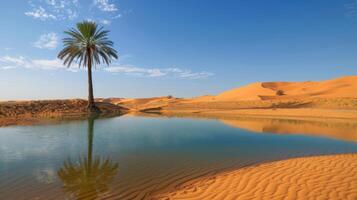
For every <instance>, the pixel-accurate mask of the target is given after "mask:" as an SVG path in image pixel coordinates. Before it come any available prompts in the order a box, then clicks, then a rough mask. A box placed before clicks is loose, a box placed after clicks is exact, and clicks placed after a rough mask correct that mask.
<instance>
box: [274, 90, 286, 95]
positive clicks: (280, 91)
mask: <svg viewBox="0 0 357 200" xmlns="http://www.w3.org/2000/svg"><path fill="white" fill-rule="evenodd" d="M276 95H277V96H283V95H285V93H284V91H283V90H278V91H276Z"/></svg>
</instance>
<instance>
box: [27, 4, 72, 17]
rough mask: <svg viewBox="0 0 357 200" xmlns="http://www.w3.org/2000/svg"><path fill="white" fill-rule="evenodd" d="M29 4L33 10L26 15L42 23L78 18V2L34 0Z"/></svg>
mask: <svg viewBox="0 0 357 200" xmlns="http://www.w3.org/2000/svg"><path fill="white" fill-rule="evenodd" d="M29 4H30V6H31V7H32V10H31V11H28V12H25V15H27V16H30V17H33V18H35V19H39V20H42V21H45V20H66V19H74V18H76V17H78V12H79V9H78V7H79V2H78V0H33V1H29Z"/></svg>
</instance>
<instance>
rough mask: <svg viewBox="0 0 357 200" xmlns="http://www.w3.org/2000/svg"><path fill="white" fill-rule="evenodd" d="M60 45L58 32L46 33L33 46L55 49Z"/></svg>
mask: <svg viewBox="0 0 357 200" xmlns="http://www.w3.org/2000/svg"><path fill="white" fill-rule="evenodd" d="M57 45H58V36H57V34H56V33H53V32H51V33H46V34H43V35H41V36H40V38H39V39H38V40H37V41H36V42H34V43H33V46H34V47H36V48H40V49H55V48H56V47H57Z"/></svg>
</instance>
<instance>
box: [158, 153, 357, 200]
mask: <svg viewBox="0 0 357 200" xmlns="http://www.w3.org/2000/svg"><path fill="white" fill-rule="evenodd" d="M157 198H158V199H166V200H168V199H187V200H189V199H210V200H215V199H217V200H230V199H232V200H233V199H267V200H271V199H274V200H278V199H292V200H294V199H304V200H305V199H346V200H347V199H351V200H355V199H357V154H347V155H335V156H318V157H306V158H296V159H289V160H283V161H277V162H272V163H266V164H260V165H257V166H251V167H246V168H242V169H239V170H236V171H232V172H226V173H222V174H219V175H216V176H213V177H209V178H204V179H199V180H193V181H190V182H187V183H185V184H183V185H182V186H181V187H179V188H178V189H177V190H176V191H172V192H169V193H165V194H160V195H158V196H157Z"/></svg>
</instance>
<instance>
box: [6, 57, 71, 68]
mask: <svg viewBox="0 0 357 200" xmlns="http://www.w3.org/2000/svg"><path fill="white" fill-rule="evenodd" d="M21 67H22V68H28V69H42V70H54V69H66V67H65V66H63V64H62V62H61V61H60V60H58V59H28V58H25V57H23V56H3V57H0V68H2V69H14V68H21ZM71 71H72V70H71Z"/></svg>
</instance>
